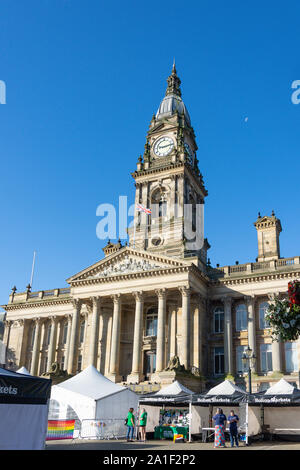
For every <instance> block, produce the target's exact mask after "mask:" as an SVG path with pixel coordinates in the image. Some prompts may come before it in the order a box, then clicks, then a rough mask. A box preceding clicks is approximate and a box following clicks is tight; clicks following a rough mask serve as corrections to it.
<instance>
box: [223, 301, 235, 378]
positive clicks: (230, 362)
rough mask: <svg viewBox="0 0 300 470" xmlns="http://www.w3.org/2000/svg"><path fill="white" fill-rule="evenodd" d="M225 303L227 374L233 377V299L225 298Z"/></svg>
mask: <svg viewBox="0 0 300 470" xmlns="http://www.w3.org/2000/svg"><path fill="white" fill-rule="evenodd" d="M222 301H223V302H224V362H225V374H231V375H233V349H232V314H231V306H232V298H231V297H225V298H223V299H222Z"/></svg>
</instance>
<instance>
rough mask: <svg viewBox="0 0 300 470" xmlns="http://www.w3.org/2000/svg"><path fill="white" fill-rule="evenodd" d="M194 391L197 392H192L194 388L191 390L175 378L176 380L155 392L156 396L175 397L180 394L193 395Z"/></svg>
mask: <svg viewBox="0 0 300 470" xmlns="http://www.w3.org/2000/svg"><path fill="white" fill-rule="evenodd" d="M194 393H195V392H192V390H189V389H188V388H186V387H185V386H184V385H182V384H181V383H180V382H178V380H175V382H173V383H172V384H170V385H167V387H163V388H161V389H160V390H159V391H158V392H156V393H155V395H154V396H168V397H170V396H171V397H173V396H178V395H193V394H194Z"/></svg>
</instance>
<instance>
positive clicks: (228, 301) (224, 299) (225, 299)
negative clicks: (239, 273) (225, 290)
mask: <svg viewBox="0 0 300 470" xmlns="http://www.w3.org/2000/svg"><path fill="white" fill-rule="evenodd" d="M221 301H222V302H223V303H224V306H226V307H231V305H232V297H231V296H229V295H225V296H224V297H222V298H221Z"/></svg>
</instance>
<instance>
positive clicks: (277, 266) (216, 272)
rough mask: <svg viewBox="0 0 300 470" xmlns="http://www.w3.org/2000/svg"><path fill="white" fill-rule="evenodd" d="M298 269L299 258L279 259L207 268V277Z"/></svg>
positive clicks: (299, 266) (299, 264)
mask: <svg viewBox="0 0 300 470" xmlns="http://www.w3.org/2000/svg"><path fill="white" fill-rule="evenodd" d="M295 269H300V257H299V256H295V257H293V258H281V259H277V260H270V261H260V262H257V263H245V264H234V265H232V266H222V267H217V268H213V267H208V275H209V276H210V277H212V278H214V279H218V278H222V277H225V278H226V277H229V276H240V275H248V274H251V273H255V274H256V273H259V272H261V273H263V272H272V271H281V270H282V271H286V270H295Z"/></svg>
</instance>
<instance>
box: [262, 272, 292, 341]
mask: <svg viewBox="0 0 300 470" xmlns="http://www.w3.org/2000/svg"><path fill="white" fill-rule="evenodd" d="M288 297H289V298H288V299H284V300H278V299H276V300H274V302H273V303H271V304H270V305H269V307H268V310H267V312H266V317H265V318H266V321H267V322H268V323H269V325H270V328H271V329H272V338H273V340H274V341H283V342H285V341H295V340H297V339H298V337H299V335H300V281H293V282H289V284H288Z"/></svg>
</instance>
